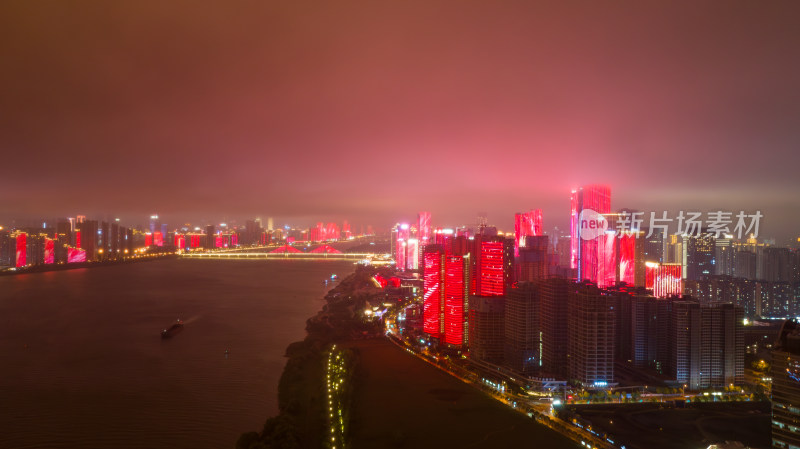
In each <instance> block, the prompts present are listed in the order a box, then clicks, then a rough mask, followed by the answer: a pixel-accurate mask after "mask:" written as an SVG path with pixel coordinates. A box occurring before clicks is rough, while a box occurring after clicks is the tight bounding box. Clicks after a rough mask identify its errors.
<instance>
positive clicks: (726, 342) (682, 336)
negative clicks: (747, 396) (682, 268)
mask: <svg viewBox="0 0 800 449" xmlns="http://www.w3.org/2000/svg"><path fill="white" fill-rule="evenodd" d="M743 319H744V312H743V310H742V308H741V307H737V306H734V305H733V304H709V305H705V306H703V305H700V304H699V303H697V302H695V301H674V302H673V303H672V314H671V320H670V325H669V333H670V338H669V339H668V341H669V343H670V347H669V352H670V354H669V355H670V357H669V360H668V367H667V368H668V370H667V372H668V373H669V374H670V375H671V376H672V377H673V378H674V379H675V380H676V381H677V382H679V383H682V384H684V385H686V386H687V388H689V389H692V390H698V389H702V388H710V387H721V386H728V385H730V384H737V385H738V384H741V383H742V382H744V323H743Z"/></svg>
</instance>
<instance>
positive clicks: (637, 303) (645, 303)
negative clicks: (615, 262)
mask: <svg viewBox="0 0 800 449" xmlns="http://www.w3.org/2000/svg"><path fill="white" fill-rule="evenodd" d="M671 314H672V301H671V300H665V299H658V298H655V297H653V296H647V295H633V296H631V307H630V334H629V335H630V355H629V356H628V358H627V359H628V360H630V361H631V363H633V365H634V366H638V367H649V368H653V369H655V370H656V371H658V372H663V370H664V368H665V364H666V361H667V360H668V359H669V338H670V337H669V323H670V318H671V316H672V315H671Z"/></svg>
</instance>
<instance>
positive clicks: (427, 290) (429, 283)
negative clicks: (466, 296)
mask: <svg viewBox="0 0 800 449" xmlns="http://www.w3.org/2000/svg"><path fill="white" fill-rule="evenodd" d="M422 259H423V274H422V276H423V281H422V292H423V293H422V301H423V302H422V319H423V331H424V332H425V333H426V334H428V335H430V336H431V337H432V338H436V339H438V340H441V338H442V335H443V334H444V313H443V312H444V287H443V282H444V249H443V248H442V247H441V246H440V245H426V246H425V248H424V251H423V256H422Z"/></svg>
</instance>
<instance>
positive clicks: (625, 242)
mask: <svg viewBox="0 0 800 449" xmlns="http://www.w3.org/2000/svg"><path fill="white" fill-rule="evenodd" d="M636 238H637V234H634V233H624V234H622V235H620V236H619V237H618V240H619V280H620V281H621V282H625V283H627V284H629V285H635V278H636V262H637V261H636V244H637V243H638V242H637V241H636Z"/></svg>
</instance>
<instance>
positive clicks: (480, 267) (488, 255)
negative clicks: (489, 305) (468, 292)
mask: <svg viewBox="0 0 800 449" xmlns="http://www.w3.org/2000/svg"><path fill="white" fill-rule="evenodd" d="M476 243H479V245H480V246H479V248H476V253H477V254H476V256H477V259H478V262H477V264H476V265H477V266H476V275H475V281H476V292H477V295H478V296H503V295H504V294H505V279H504V275H503V270H504V267H505V263H504V251H503V241H502V239H494V240H476Z"/></svg>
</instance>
